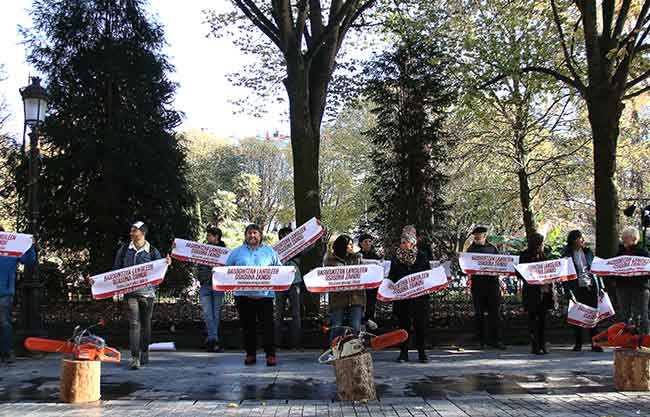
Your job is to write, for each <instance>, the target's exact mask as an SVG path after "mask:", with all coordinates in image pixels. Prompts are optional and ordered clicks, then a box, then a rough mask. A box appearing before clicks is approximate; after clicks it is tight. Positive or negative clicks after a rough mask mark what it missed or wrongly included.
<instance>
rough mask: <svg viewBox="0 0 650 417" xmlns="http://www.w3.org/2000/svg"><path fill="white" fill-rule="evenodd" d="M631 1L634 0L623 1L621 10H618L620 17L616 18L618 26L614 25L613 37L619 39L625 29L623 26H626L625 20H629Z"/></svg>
mask: <svg viewBox="0 0 650 417" xmlns="http://www.w3.org/2000/svg"><path fill="white" fill-rule="evenodd" d="M631 3H632V0H624V1H623V4H622V5H621V10H620V11H619V12H618V18H617V19H616V26H614V32H613V33H612V38H613V39H618V37H619V36H620V35H621V32H622V31H623V27H624V26H625V21H626V20H627V14H628V12H629V10H630V4H631Z"/></svg>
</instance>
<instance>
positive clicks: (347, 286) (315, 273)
mask: <svg viewBox="0 0 650 417" xmlns="http://www.w3.org/2000/svg"><path fill="white" fill-rule="evenodd" d="M383 279H384V268H383V267H382V266H381V265H371V264H367V265H348V266H327V267H324V268H316V269H314V270H312V271H310V272H309V273H308V274H307V275H305V276H304V277H303V281H304V282H305V286H306V287H307V290H308V291H309V292H334V291H349V290H359V289H362V288H377V287H379V285H380V284H381V281H382V280H383Z"/></svg>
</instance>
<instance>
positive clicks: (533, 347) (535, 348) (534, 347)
mask: <svg viewBox="0 0 650 417" xmlns="http://www.w3.org/2000/svg"><path fill="white" fill-rule="evenodd" d="M530 353H532V354H533V355H540V354H541V352H540V349H539V343H538V342H537V337H535V333H533V332H530Z"/></svg>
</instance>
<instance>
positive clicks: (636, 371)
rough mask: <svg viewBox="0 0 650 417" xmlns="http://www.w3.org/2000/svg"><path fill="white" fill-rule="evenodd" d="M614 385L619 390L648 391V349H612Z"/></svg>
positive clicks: (649, 377)
mask: <svg viewBox="0 0 650 417" xmlns="http://www.w3.org/2000/svg"><path fill="white" fill-rule="evenodd" d="M614 385H615V386H616V389H617V390H620V391H650V351H649V350H639V349H623V348H618V349H616V350H614Z"/></svg>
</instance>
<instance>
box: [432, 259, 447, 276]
mask: <svg viewBox="0 0 650 417" xmlns="http://www.w3.org/2000/svg"><path fill="white" fill-rule="evenodd" d="M429 266H430V267H431V269H435V268H438V267H443V268H444V269H445V274H446V275H447V280H450V279H451V261H429Z"/></svg>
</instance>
